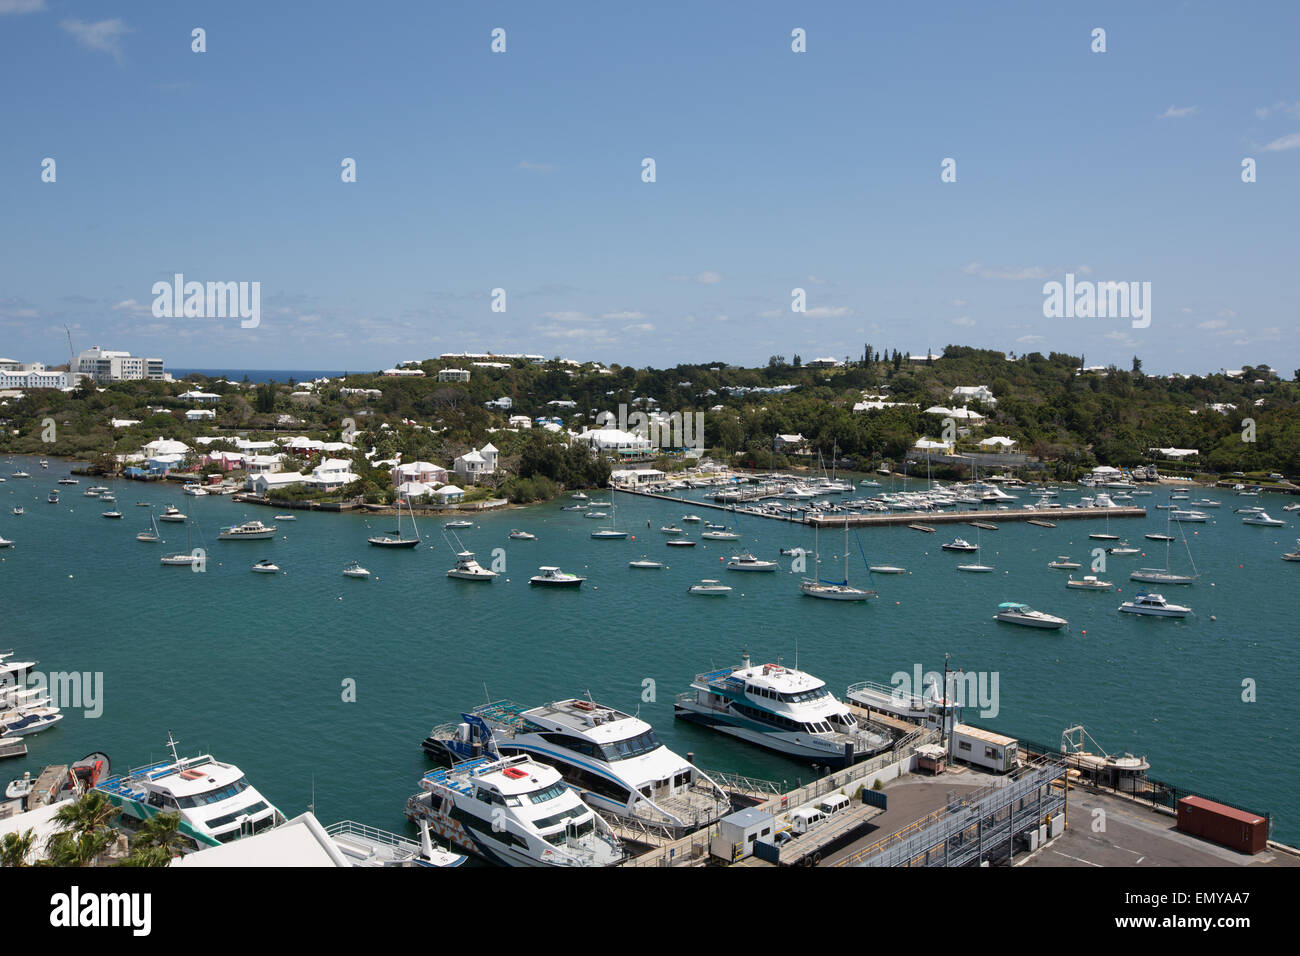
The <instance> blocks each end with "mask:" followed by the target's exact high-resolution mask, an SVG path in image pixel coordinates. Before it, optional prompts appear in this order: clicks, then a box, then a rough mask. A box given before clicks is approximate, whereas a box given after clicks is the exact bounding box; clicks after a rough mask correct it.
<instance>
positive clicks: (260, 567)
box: [253, 558, 280, 574]
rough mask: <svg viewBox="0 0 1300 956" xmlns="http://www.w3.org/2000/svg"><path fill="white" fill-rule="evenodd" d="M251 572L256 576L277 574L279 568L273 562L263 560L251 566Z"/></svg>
mask: <svg viewBox="0 0 1300 956" xmlns="http://www.w3.org/2000/svg"><path fill="white" fill-rule="evenodd" d="M253 571H254V572H256V573H257V574H279V573H280V566H279V565H277V564H276V563H275V562H274V561H271V560H269V559H267V558H263V559H262V560H261V561H258V562H257V563H256V564H255V565H253Z"/></svg>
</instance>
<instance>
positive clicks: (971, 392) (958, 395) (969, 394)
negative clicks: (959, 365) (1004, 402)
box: [948, 385, 998, 405]
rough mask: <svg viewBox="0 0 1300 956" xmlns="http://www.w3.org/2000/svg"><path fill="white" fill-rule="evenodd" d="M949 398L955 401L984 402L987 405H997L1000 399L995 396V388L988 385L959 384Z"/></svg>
mask: <svg viewBox="0 0 1300 956" xmlns="http://www.w3.org/2000/svg"><path fill="white" fill-rule="evenodd" d="M948 398H949V399H950V400H952V401H954V402H963V403H965V402H983V403H984V404H986V405H996V404H997V403H998V400H997V399H996V398H994V397H993V389H991V388H989V387H988V386H987V385H958V386H957V387H956V388H954V389H953V390H952V394H951V395H949V396H948Z"/></svg>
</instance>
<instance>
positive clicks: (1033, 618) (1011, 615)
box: [993, 601, 1070, 630]
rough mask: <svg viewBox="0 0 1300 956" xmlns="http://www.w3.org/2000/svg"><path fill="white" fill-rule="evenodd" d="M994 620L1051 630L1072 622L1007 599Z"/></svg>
mask: <svg viewBox="0 0 1300 956" xmlns="http://www.w3.org/2000/svg"><path fill="white" fill-rule="evenodd" d="M993 620H995V621H1002V622H1003V623H1005V624H1022V625H1024V626H1025V627H1043V628H1049V629H1051V630H1056V629H1058V628H1062V627H1065V626H1066V625H1067V624H1069V623H1070V622H1069V621H1067V620H1066V619H1065V618H1063V617H1055V616H1053V615H1051V614H1045V613H1043V612H1042V611H1035V610H1034V609H1033V608H1031V607H1030V606H1029V605H1028V604H1018V603H1016V602H1015V601H1005V602H1003V603H1002V604H999V605H998V613H997V614H994V615H993Z"/></svg>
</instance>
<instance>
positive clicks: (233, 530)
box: [217, 520, 275, 541]
mask: <svg viewBox="0 0 1300 956" xmlns="http://www.w3.org/2000/svg"><path fill="white" fill-rule="evenodd" d="M274 536H275V525H273V524H271V525H267V524H262V522H260V521H257V520H253V521H245V522H244V523H243V524H238V525H231V526H230V527H228V528H222V529H221V533H220V534H218V535H217V540H218V541H266V540H268V539H269V538H273V537H274Z"/></svg>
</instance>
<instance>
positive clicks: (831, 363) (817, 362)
mask: <svg viewBox="0 0 1300 956" xmlns="http://www.w3.org/2000/svg"><path fill="white" fill-rule="evenodd" d="M839 365H840V363H839V362H838V361H836V360H835V359H833V358H815V359H813V360H812V361H811V362H804V368H839Z"/></svg>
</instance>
